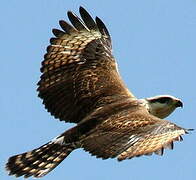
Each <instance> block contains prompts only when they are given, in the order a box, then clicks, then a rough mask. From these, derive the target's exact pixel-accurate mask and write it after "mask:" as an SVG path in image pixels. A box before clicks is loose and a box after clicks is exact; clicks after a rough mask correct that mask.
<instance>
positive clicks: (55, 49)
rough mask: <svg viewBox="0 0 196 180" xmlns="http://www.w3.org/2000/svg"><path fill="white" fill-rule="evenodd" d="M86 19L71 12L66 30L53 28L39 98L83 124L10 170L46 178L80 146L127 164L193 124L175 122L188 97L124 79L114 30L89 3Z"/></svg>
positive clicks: (18, 159)
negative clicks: (131, 85)
mask: <svg viewBox="0 0 196 180" xmlns="http://www.w3.org/2000/svg"><path fill="white" fill-rule="evenodd" d="M79 11H80V15H81V18H79V17H78V16H77V15H75V14H74V13H73V12H71V11H68V18H69V20H70V22H71V24H72V25H70V24H69V23H67V22H66V21H63V20H61V21H59V24H60V26H61V28H62V30H58V29H53V34H54V35H55V37H54V38H51V39H50V45H49V46H48V47H47V53H46V54H45V56H44V60H43V62H42V67H41V72H42V75H41V77H40V81H39V82H38V92H39V94H38V96H39V97H40V98H41V99H43V104H44V105H45V108H46V109H47V110H48V111H49V112H50V113H51V115H53V116H54V117H55V118H58V119H59V120H60V121H66V122H72V123H76V126H75V127H73V128H71V129H69V130H67V131H65V132H64V133H62V134H61V135H59V136H58V137H56V138H54V139H53V140H51V141H50V142H48V143H46V144H44V145H42V146H41V147H39V148H36V149H34V150H32V151H29V152H25V153H22V154H19V155H15V156H12V157H10V158H9V160H8V162H7V164H6V169H7V170H8V171H9V175H15V176H16V177H19V176H24V177H25V178H27V177H30V176H33V177H36V178H39V177H42V176H44V175H46V174H47V173H49V172H50V171H51V170H53V169H54V168H55V167H56V166H57V165H58V164H59V163H61V162H62V161H63V160H64V159H65V158H66V157H67V156H68V155H69V154H70V153H71V152H72V151H73V150H75V149H77V148H83V149H84V150H85V151H88V152H89V153H91V154H92V155H94V156H96V157H97V158H102V159H108V158H115V157H116V158H117V159H118V160H119V161H122V160H125V159H130V158H133V157H138V156H141V155H151V154H152V153H155V154H158V155H162V154H163V150H164V148H170V149H173V142H174V141H181V140H182V135H184V134H186V133H188V131H189V129H185V128H181V127H179V126H177V125H175V124H173V123H171V122H169V121H167V120H164V118H165V117H167V116H168V115H170V114H171V113H172V112H173V111H174V110H175V109H176V108H177V107H182V102H181V100H180V99H178V98H175V97H173V96H169V95H161V96H155V97H151V98H145V99H137V98H136V97H135V96H134V95H133V94H132V93H131V92H130V91H129V90H128V89H127V87H126V86H125V84H124V82H123V81H122V79H121V77H120V75H119V73H118V70H117V64H116V61H115V58H114V56H113V55H112V44H111V37H110V34H109V32H108V30H107V28H106V26H105V25H104V23H103V22H102V21H101V19H99V18H98V17H96V18H95V20H94V19H93V18H92V17H91V16H90V15H89V13H88V12H87V11H86V10H85V9H84V8H83V7H80V8H79Z"/></svg>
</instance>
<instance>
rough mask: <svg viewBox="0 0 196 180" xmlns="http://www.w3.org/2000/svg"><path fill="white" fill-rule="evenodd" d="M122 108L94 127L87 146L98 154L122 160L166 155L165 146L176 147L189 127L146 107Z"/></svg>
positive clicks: (87, 149) (105, 157) (86, 142)
mask: <svg viewBox="0 0 196 180" xmlns="http://www.w3.org/2000/svg"><path fill="white" fill-rule="evenodd" d="M128 111H129V110H126V111H124V112H123V111H121V112H120V111H119V113H117V114H116V115H112V116H111V117H109V118H108V119H107V120H105V121H104V122H102V123H101V124H100V125H99V126H97V127H96V128H94V129H93V130H91V132H89V135H88V136H87V137H86V138H85V139H84V141H83V148H84V149H85V150H86V151H88V152H90V153H91V154H92V155H95V156H96V157H98V158H102V159H107V158H115V157H117V158H118V160H119V161H121V160H124V159H130V158H133V157H138V156H141V155H151V154H152V153H155V154H158V155H162V154H163V150H164V148H169V149H173V142H174V141H181V140H182V137H181V136H182V135H184V134H185V133H187V130H186V129H184V128H181V127H179V126H177V125H175V124H173V123H170V122H169V121H166V120H162V119H159V118H156V117H155V116H152V115H150V114H148V113H147V112H145V111H144V110H142V109H141V110H139V109H138V110H136V111H134V112H128Z"/></svg>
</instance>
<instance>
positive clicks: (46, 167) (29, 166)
mask: <svg viewBox="0 0 196 180" xmlns="http://www.w3.org/2000/svg"><path fill="white" fill-rule="evenodd" d="M74 149H75V148H74V146H70V145H69V146H67V145H66V146H65V145H62V144H59V143H55V142H54V141H51V142H49V143H47V144H45V145H43V146H41V147H39V148H37V149H34V150H32V151H29V152H25V153H23V154H19V155H15V156H12V157H10V158H9V160H8V162H7V164H6V169H7V170H8V171H9V175H15V176H16V177H19V176H24V177H25V178H28V177H30V176H34V177H36V178H39V177H42V176H44V175H46V174H47V173H49V172H50V171H51V170H53V169H54V168H55V167H56V166H57V165H58V164H59V163H61V162H62V161H63V160H64V159H65V158H66V157H67V156H68V155H69V154H70V153H71V152H72V151H73V150H74Z"/></svg>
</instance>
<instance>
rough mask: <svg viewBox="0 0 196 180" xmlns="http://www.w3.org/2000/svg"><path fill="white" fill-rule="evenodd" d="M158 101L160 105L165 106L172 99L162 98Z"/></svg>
mask: <svg viewBox="0 0 196 180" xmlns="http://www.w3.org/2000/svg"><path fill="white" fill-rule="evenodd" d="M157 101H158V102H159V103H161V104H165V103H167V102H169V101H170V98H168V97H162V98H160V99H157Z"/></svg>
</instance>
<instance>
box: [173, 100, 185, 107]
mask: <svg viewBox="0 0 196 180" xmlns="http://www.w3.org/2000/svg"><path fill="white" fill-rule="evenodd" d="M175 105H176V107H181V108H182V107H183V103H182V101H180V100H177V101H176V104H175Z"/></svg>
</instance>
